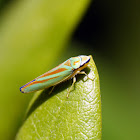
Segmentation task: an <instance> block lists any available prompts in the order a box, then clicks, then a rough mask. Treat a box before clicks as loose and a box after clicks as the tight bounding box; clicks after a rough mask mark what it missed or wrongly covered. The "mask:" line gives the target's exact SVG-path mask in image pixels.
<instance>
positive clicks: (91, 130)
mask: <svg viewBox="0 0 140 140" xmlns="http://www.w3.org/2000/svg"><path fill="white" fill-rule="evenodd" d="M85 71H86V73H87V74H88V76H89V77H90V78H94V80H90V79H87V77H86V76H84V75H77V76H76V77H77V82H76V83H75V86H74V89H73V90H72V91H71V92H70V96H69V98H68V99H67V98H66V95H67V93H68V89H69V88H70V86H71V80H69V81H66V82H64V83H62V84H59V85H57V86H56V87H55V89H54V91H53V92H52V94H51V95H48V93H49V90H51V89H47V90H44V91H42V92H37V93H36V94H35V96H34V98H33V99H32V101H31V103H30V105H29V109H28V113H27V116H26V119H25V122H24V124H23V126H22V127H21V129H20V130H19V133H18V134H17V137H16V140H26V139H27V140H28V139H30V140H31V139H33V140H35V139H42V140H46V139H49V140H55V139H57V140H60V139H65V140H68V139H79V140H82V139H84V140H85V139H92V140H101V98H100V85H99V76H98V72H97V69H96V66H95V63H94V61H93V59H91V61H90V63H89V65H88V67H87V68H86V69H85Z"/></svg>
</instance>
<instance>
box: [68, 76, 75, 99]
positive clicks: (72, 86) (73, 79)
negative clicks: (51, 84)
mask: <svg viewBox="0 0 140 140" xmlns="http://www.w3.org/2000/svg"><path fill="white" fill-rule="evenodd" d="M75 82H76V77H73V83H72V85H71V87H70V89H69V91H68V94H67V98H69V94H70V92H71V88H72V87H73V86H74V84H75Z"/></svg>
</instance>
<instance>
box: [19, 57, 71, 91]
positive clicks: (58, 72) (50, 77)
mask: <svg viewBox="0 0 140 140" xmlns="http://www.w3.org/2000/svg"><path fill="white" fill-rule="evenodd" d="M72 73H73V68H72V67H71V64H70V60H69V59H68V60H67V61H65V62H64V63H62V64H60V65H59V66H57V67H55V68H53V69H52V70H50V71H48V72H46V73H44V74H43V75H41V76H39V77H37V78H36V79H34V80H32V81H30V82H29V83H27V84H26V85H24V86H22V87H21V88H20V91H21V92H23V93H29V92H33V91H37V90H40V89H43V88H48V87H50V86H53V85H56V84H58V83H60V82H62V81H64V80H66V79H67V78H68V77H70V76H71V74H72Z"/></svg>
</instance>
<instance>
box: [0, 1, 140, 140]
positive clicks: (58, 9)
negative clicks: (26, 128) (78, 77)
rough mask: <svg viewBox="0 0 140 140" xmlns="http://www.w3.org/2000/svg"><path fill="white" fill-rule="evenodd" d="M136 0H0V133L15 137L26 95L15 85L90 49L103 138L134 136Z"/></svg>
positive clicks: (7, 139) (138, 66) (138, 41)
mask: <svg viewBox="0 0 140 140" xmlns="http://www.w3.org/2000/svg"><path fill="white" fill-rule="evenodd" d="M139 46H140V1H138V0H133V1H130V0H127V1H126V0H122V1H115V0H112V1H103V0H94V1H90V0H79V1H77V2H76V1H74V0H67V1H65V0H62V1H56V0H47V1H46V0H40V1H37V0H34V1H28V0H24V1H18V0H17V1H16V0H0V78H1V81H0V85H1V86H0V87H1V93H0V139H1V140H12V139H14V137H15V135H16V133H17V131H18V129H19V127H20V126H21V124H22V121H23V120H24V115H25V112H26V109H27V106H28V103H29V101H30V99H31V97H32V95H33V94H26V95H25V94H22V93H20V91H19V87H20V86H22V85H24V84H25V83H26V82H28V81H30V80H32V79H34V78H35V77H37V76H38V75H40V74H42V73H44V72H46V71H48V70H49V69H51V68H53V67H54V66H56V65H58V64H59V63H61V62H63V61H64V60H66V59H68V58H69V57H71V56H76V55H81V54H85V55H89V54H91V55H93V58H94V61H95V63H96V66H97V69H98V72H99V76H100V84H101V97H102V121H103V122H102V123H103V129H102V133H103V135H102V139H103V140H133V139H140V136H139V131H140V127H139V125H140V119H139V118H140V109H139V108H140V92H139V90H140V88H139V87H140V86H139V83H140V82H139V79H140V74H139V72H140V62H139V61H140V47H139Z"/></svg>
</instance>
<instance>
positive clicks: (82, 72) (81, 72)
mask: <svg viewBox="0 0 140 140" xmlns="http://www.w3.org/2000/svg"><path fill="white" fill-rule="evenodd" d="M78 74H85V75H86V76H87V78H88V79H90V80H92V81H93V80H94V79H92V78H90V77H89V76H88V75H87V74H86V73H85V71H80V72H79V73H78Z"/></svg>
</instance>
